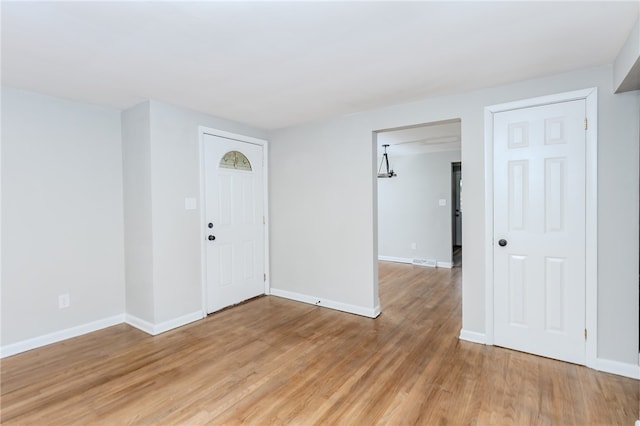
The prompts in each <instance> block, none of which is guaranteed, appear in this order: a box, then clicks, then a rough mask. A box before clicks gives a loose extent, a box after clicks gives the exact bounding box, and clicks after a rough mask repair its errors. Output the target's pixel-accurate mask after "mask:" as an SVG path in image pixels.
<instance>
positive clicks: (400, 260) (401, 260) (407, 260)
mask: <svg viewBox="0 0 640 426" xmlns="http://www.w3.org/2000/svg"><path fill="white" fill-rule="evenodd" d="M378 260H383V261H386V262H396V263H410V264H413V263H414V262H413V261H414V259H412V258H411V259H410V258H406V257H394V256H378ZM416 264H417V263H416ZM420 266H432V265H420ZM436 266H437V267H438V268H447V269H451V268H453V262H442V261H439V260H438V261H437V262H436Z"/></svg>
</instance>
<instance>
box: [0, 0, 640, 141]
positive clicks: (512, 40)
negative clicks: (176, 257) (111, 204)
mask: <svg viewBox="0 0 640 426" xmlns="http://www.w3.org/2000/svg"><path fill="white" fill-rule="evenodd" d="M1 7H2V10H1V12H2V32H1V35H2V83H3V85H6V86H10V87H16V88H22V89H26V90H32V91H36V92H40V93H44V94H48V95H52V96H57V97H62V98H67V99H74V100H79V101H84V102H89V103H95V104H101V105H106V106H111V107H116V108H120V109H124V108H128V107H130V106H132V105H134V104H136V103H138V102H141V101H144V100H146V99H156V100H159V101H164V102H168V103H171V104H175V105H180V106H183V107H187V108H191V109H195V110H198V111H202V112H205V113H208V114H211V115H215V116H220V117H224V118H228V119H232V120H237V121H240V122H243V123H247V124H250V125H253V126H256V127H260V128H265V129H276V128H281V127H287V126H291V125H296V124H300V123H304V122H308V121H314V120H319V119H322V118H327V117H331V116H336V115H343V114H349V113H353V112H357V111H362V110H366V109H372V108H376V107H380V106H385V105H390V104H398V103H403V102H409V101H413V100H417V99H421V98H426V97H430V96H437V95H445V94H452V93H460V92H465V91H469V90H474V89H479V88H484V87H490V86H495V85H500V84H505V83H509V82H513V81H519V80H524V79H528V78H535V77H540V76H545V75H551V74H555V73H560V72H564V71H569V70H574V69H578V68H584V67H592V66H599V65H604V64H610V63H612V62H613V60H614V58H615V57H616V55H617V53H618V51H619V50H620V48H621V46H622V45H623V43H624V42H625V40H626V38H627V36H628V34H629V32H630V31H631V29H632V27H633V24H634V23H635V21H636V20H637V18H638V10H639V3H638V2H636V1H633V2H576V1H573V2H481V1H476V2H7V1H3V2H2V3H1Z"/></svg>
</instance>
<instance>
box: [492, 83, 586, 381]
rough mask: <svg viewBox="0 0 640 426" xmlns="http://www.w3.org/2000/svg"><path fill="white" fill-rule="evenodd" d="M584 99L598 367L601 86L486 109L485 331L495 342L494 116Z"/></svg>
mask: <svg viewBox="0 0 640 426" xmlns="http://www.w3.org/2000/svg"><path fill="white" fill-rule="evenodd" d="M579 99H584V100H585V102H586V116H587V117H586V118H587V120H588V123H589V125H588V128H587V131H586V141H585V143H586V152H585V154H586V160H585V163H586V164H585V188H586V191H585V196H586V199H585V202H586V205H585V215H586V216H585V219H586V222H585V227H586V231H585V237H586V240H585V242H586V247H585V260H586V263H585V265H586V266H585V276H586V280H585V326H586V328H587V330H588V333H589V339H588V340H587V342H586V345H585V352H586V353H585V355H586V356H585V364H586V366H587V367H591V368H596V363H597V359H596V358H597V352H598V335H597V330H598V327H597V325H598V317H597V315H598V208H597V206H598V179H597V177H598V114H597V112H598V89H597V88H590V89H584V90H576V91H573V92H566V93H559V94H555V95H549V96H541V97H538V98H532V99H524V100H520V101H515V102H508V103H504V104H499V105H492V106H488V107H485V109H484V163H485V168H484V170H485V176H484V178H485V187H484V191H485V194H484V195H485V210H484V212H485V215H484V217H485V334H486V344H488V345H493V341H494V338H493V337H494V336H493V327H494V324H493V310H494V306H493V115H494V114H495V113H498V112H504V111H510V110H514V109H519V108H530V107H535V106H540V105H547V104H553V103H560V102H569V101H573V100H579Z"/></svg>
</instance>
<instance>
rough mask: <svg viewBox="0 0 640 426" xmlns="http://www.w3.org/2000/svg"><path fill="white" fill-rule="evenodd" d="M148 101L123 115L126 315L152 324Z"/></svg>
mask: <svg viewBox="0 0 640 426" xmlns="http://www.w3.org/2000/svg"><path fill="white" fill-rule="evenodd" d="M149 115H150V112H149V102H143V103H141V104H139V105H136V106H135V107H133V108H129V109H128V110H126V111H123V112H122V164H123V190H124V243H125V244H124V248H125V283H126V286H125V287H126V312H127V314H129V315H133V316H134V317H136V318H138V319H140V320H143V321H146V322H148V323H152V324H153V323H155V312H154V291H153V232H152V222H153V221H152V217H151V139H150V133H151V124H150V117H149Z"/></svg>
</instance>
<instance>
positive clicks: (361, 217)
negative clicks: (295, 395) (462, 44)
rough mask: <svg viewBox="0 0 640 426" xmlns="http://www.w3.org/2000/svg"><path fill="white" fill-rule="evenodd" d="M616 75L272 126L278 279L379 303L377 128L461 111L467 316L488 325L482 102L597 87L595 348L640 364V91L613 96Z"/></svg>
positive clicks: (477, 327) (471, 322) (467, 323)
mask: <svg viewBox="0 0 640 426" xmlns="http://www.w3.org/2000/svg"><path fill="white" fill-rule="evenodd" d="M612 80H613V76H612V67H611V66H606V67H601V68H594V69H587V70H579V71H575V72H571V73H566V74H561V75H557V76H551V77H548V78H541V79H536V80H530V81H524V82H520V83H516V84H510V85H505V86H500V87H496V88H491V89H486V90H481V91H476V92H471V93H465V94H460V95H454V96H447V97H440V98H432V99H427V100H423V101H420V102H414V103H411V104H405V105H398V106H393V107H388V108H383V109H377V110H373V111H368V112H363V113H361V114H353V115H350V116H346V117H341V118H337V119H333V120H329V121H324V122H319V123H312V124H308V125H305V126H299V127H295V128H289V129H283V130H279V131H275V132H273V133H272V135H271V138H270V139H271V173H270V183H271V203H270V208H271V221H272V222H271V235H272V241H271V270H272V278H273V285H274V286H277V287H278V288H282V289H286V290H290V291H294V292H295V291H297V292H301V293H305V294H309V295H322V296H323V297H326V298H329V299H332V300H336V301H342V302H345V303H351V304H356V305H361V306H372V305H373V304H374V303H375V297H376V294H374V293H377V291H376V288H375V283H374V277H375V273H376V270H377V262H376V261H375V259H376V257H377V252H376V240H377V236H376V234H377V223H376V220H377V218H376V213H375V208H374V207H373V206H374V205H375V203H376V185H377V182H376V181H377V179H375V178H374V170H376V169H377V165H376V164H375V155H374V154H372V151H373V150H374V149H375V146H374V144H373V142H372V131H374V130H379V129H390V128H396V127H402V126H408V125H414V124H418V123H425V122H434V121H440V120H447V119H455V118H461V119H462V164H463V174H464V207H465V211H464V214H465V216H464V220H463V230H462V235H463V246H464V248H465V260H464V262H463V317H462V320H463V328H464V329H465V330H468V331H470V332H477V333H484V331H485V328H484V327H485V325H484V318H485V309H484V300H485V294H484V291H485V283H484V281H483V277H484V262H485V259H484V250H485V247H486V242H485V240H484V208H485V206H484V150H483V149H484V148H483V142H484V141H483V138H484V133H483V132H484V129H483V108H484V107H485V106H488V105H494V104H499V103H504V102H508V101H513V100H518V99H526V98H532V97H536V96H543V95H548V94H553V93H560V92H566V91H571V90H578V89H584V88H588V87H598V88H599V98H598V107H599V120H598V121H599V123H598V124H599V126H598V137H599V148H598V162H599V165H598V168H599V169H598V178H599V182H598V193H599V194H598V196H599V199H598V238H599V244H598V250H599V258H598V280H599V290H598V295H599V303H598V338H599V342H598V356H599V357H601V358H603V359H608V360H613V361H617V362H620V363H625V364H632V365H636V366H637V364H638V302H637V301H638V238H637V237H636V236H637V234H638V109H639V108H640V106H639V100H638V98H639V94H638V92H630V93H626V94H620V95H613V94H612ZM634 230H635V231H634ZM382 309H383V311H384V306H382Z"/></svg>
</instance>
